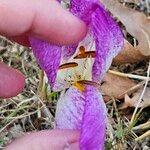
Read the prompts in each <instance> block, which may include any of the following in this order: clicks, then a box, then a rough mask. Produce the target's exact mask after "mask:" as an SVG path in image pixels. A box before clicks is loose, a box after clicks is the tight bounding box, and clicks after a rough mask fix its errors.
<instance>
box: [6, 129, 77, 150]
mask: <svg viewBox="0 0 150 150" xmlns="http://www.w3.org/2000/svg"><path fill="white" fill-rule="evenodd" d="M78 141H79V133H78V132H77V131H72V130H51V131H41V132H37V133H32V134H27V135H25V136H24V137H22V138H20V139H17V140H16V141H14V142H13V143H12V144H10V145H9V146H8V147H6V148H5V149H4V150H79V145H78Z"/></svg>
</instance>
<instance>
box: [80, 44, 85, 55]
mask: <svg viewBox="0 0 150 150" xmlns="http://www.w3.org/2000/svg"><path fill="white" fill-rule="evenodd" d="M79 52H80V54H84V53H85V47H84V46H80V47H79Z"/></svg>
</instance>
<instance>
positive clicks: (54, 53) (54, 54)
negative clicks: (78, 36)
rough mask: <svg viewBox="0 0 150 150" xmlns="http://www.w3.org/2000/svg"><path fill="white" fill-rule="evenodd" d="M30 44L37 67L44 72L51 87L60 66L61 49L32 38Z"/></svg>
mask: <svg viewBox="0 0 150 150" xmlns="http://www.w3.org/2000/svg"><path fill="white" fill-rule="evenodd" d="M30 43H31V46H32V49H33V53H34V55H35V57H36V59H37V61H38V63H39V65H40V66H41V68H42V69H43V70H44V71H45V72H46V75H47V77H48V81H49V84H50V85H51V86H52V87H53V86H54V83H55V79H56V73H57V70H58V68H59V64H60V59H61V47H60V46H56V45H52V44H50V43H48V42H45V41H42V40H38V39H34V38H30Z"/></svg>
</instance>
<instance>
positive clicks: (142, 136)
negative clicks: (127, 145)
mask: <svg viewBox="0 0 150 150" xmlns="http://www.w3.org/2000/svg"><path fill="white" fill-rule="evenodd" d="M146 137H150V130H149V131H147V132H145V133H144V134H142V135H141V136H139V137H138V138H136V139H135V141H139V140H142V139H144V138H146Z"/></svg>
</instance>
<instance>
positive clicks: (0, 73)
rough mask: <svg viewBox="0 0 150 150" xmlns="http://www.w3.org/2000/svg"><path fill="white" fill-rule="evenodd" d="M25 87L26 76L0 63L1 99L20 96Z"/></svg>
mask: <svg viewBox="0 0 150 150" xmlns="http://www.w3.org/2000/svg"><path fill="white" fill-rule="evenodd" d="M24 85H25V79H24V76H23V75H22V74H21V73H20V72H19V71H16V70H15V69H12V68H10V67H8V66H6V65H5V64H3V63H0V97H1V98H9V97H12V96H16V95H17V94H19V93H20V92H21V91H22V89H23V88H24Z"/></svg>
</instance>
